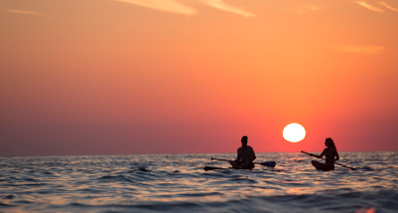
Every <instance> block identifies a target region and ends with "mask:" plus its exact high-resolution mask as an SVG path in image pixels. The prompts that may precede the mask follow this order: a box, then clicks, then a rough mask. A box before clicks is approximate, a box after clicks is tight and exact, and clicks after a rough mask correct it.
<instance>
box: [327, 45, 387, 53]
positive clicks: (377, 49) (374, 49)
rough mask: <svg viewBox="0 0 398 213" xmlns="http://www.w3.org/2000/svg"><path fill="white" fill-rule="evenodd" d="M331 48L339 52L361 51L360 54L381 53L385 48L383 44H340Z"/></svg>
mask: <svg viewBox="0 0 398 213" xmlns="http://www.w3.org/2000/svg"><path fill="white" fill-rule="evenodd" d="M333 49H334V50H337V51H341V52H350V53H361V54H381V53H383V52H384V50H385V48H384V47H383V46H377V45H374V46H354V45H340V46H334V47H333Z"/></svg>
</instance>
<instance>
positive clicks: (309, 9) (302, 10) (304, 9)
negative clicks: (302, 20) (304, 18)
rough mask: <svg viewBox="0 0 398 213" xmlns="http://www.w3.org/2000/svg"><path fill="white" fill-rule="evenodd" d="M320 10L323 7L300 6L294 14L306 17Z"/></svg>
mask: <svg viewBox="0 0 398 213" xmlns="http://www.w3.org/2000/svg"><path fill="white" fill-rule="evenodd" d="M320 9H321V7H320V6H318V5H303V6H300V7H299V8H297V9H296V10H294V12H296V13H298V14H300V15H305V14H307V13H309V12H315V11H319V10H320Z"/></svg>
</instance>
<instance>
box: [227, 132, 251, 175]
mask: <svg viewBox="0 0 398 213" xmlns="http://www.w3.org/2000/svg"><path fill="white" fill-rule="evenodd" d="M241 142H242V146H241V147H239V149H238V151H237V154H238V156H237V158H236V160H235V161H232V162H231V165H232V167H233V168H235V169H253V168H254V163H253V161H254V159H256V154H255V153H254V150H253V148H252V147H251V146H248V145H247V136H243V137H242V140H241Z"/></svg>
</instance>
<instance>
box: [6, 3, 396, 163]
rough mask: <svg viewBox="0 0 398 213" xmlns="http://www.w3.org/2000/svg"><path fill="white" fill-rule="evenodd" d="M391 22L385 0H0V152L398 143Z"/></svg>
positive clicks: (292, 148)
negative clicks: (245, 142) (289, 129)
mask: <svg viewBox="0 0 398 213" xmlns="http://www.w3.org/2000/svg"><path fill="white" fill-rule="evenodd" d="M397 20H398V2H397V1H393V0H383V1H370V0H368V1H359V0H358V1H351V0H322V1H319V0H294V1H291V0H289V1H288V0H286V1H262V0H248V1H246V0H68V1H66V0H65V1H53V0H36V1H29V0H0V98H1V105H0V118H1V119H0V156H15V155H64V154H135V153H198V152H235V151H236V149H237V148H238V146H239V145H240V137H241V136H242V135H248V136H249V145H252V146H253V148H254V150H255V151H256V152H286V151H288V152H298V151H301V150H307V151H321V150H322V149H323V147H324V144H323V142H324V139H325V138H326V137H332V138H334V139H335V142H336V145H337V148H338V149H339V150H340V151H389V150H390V151H397V150H398V145H397V141H396V139H395V138H396V134H395V133H396V128H397V127H398V111H397V109H398V96H397V94H398V80H397V79H398V60H397V59H398V40H397V38H398V25H397ZM292 122H297V123H300V124H302V125H303V126H304V127H305V128H306V130H307V137H306V138H305V139H304V141H302V142H300V143H297V144H292V143H288V142H286V141H284V139H283V137H282V130H283V127H284V126H285V125H287V124H289V123H292Z"/></svg>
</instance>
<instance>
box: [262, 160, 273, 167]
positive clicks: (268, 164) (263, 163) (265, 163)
mask: <svg viewBox="0 0 398 213" xmlns="http://www.w3.org/2000/svg"><path fill="white" fill-rule="evenodd" d="M260 165H261V166H268V167H272V168H274V167H275V165H276V162H275V161H266V162H262V163H260Z"/></svg>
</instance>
